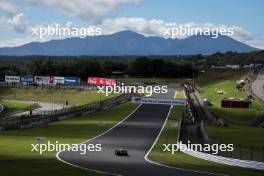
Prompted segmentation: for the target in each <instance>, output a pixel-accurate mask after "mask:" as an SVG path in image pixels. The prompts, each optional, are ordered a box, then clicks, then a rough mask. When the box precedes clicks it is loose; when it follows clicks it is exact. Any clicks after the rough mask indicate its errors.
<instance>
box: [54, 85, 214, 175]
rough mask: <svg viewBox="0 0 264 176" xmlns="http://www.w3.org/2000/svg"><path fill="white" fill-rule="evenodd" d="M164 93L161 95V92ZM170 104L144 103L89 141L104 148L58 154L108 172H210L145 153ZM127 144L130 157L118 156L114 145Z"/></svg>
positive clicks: (122, 173) (86, 166)
mask: <svg viewBox="0 0 264 176" xmlns="http://www.w3.org/2000/svg"><path fill="white" fill-rule="evenodd" d="M174 92H175V89H169V92H168V94H166V95H162V97H164V98H168V97H170V98H172V97H173V95H174ZM159 96H161V95H159ZM169 109H170V106H166V105H141V106H140V107H139V108H138V109H137V110H136V111H135V112H134V113H133V114H132V115H130V116H129V117H128V118H127V119H126V120H125V121H123V122H122V123H120V124H119V125H117V126H116V127H115V128H113V129H111V130H110V131H109V132H107V133H105V134H103V135H101V136H99V137H97V138H95V139H92V140H91V141H87V142H86V143H87V144H88V143H93V144H98V143H99V144H102V151H100V152H90V153H87V154H86V155H81V154H79V152H61V153H58V155H57V157H58V158H59V159H60V160H61V161H63V162H65V163H68V164H71V165H74V166H78V167H81V168H87V169H89V170H96V171H101V172H105V173H111V174H115V175H124V176H174V175H177V176H186V175H188V176H197V175H199V176H200V175H210V174H205V173H198V172H193V171H187V170H181V169H176V168H170V167H164V166H160V165H156V164H152V163H150V162H148V161H147V160H145V155H146V154H147V153H148V151H149V150H150V148H151V146H152V145H153V143H154V141H155V140H156V138H157V136H158V134H159V132H160V130H161V128H162V126H163V124H164V122H165V120H166V117H167V115H168V112H169ZM118 148H124V149H127V150H128V152H129V155H130V156H129V157H117V156H115V154H114V151H115V149H118Z"/></svg>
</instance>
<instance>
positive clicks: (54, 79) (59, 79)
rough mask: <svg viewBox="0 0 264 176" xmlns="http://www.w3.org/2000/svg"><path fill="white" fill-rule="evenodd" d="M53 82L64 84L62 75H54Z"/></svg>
mask: <svg viewBox="0 0 264 176" xmlns="http://www.w3.org/2000/svg"><path fill="white" fill-rule="evenodd" d="M53 83H54V84H64V77H60V76H54V77H53Z"/></svg>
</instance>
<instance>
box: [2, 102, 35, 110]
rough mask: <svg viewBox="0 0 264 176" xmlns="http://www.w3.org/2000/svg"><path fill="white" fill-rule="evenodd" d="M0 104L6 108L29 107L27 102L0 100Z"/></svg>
mask: <svg viewBox="0 0 264 176" xmlns="http://www.w3.org/2000/svg"><path fill="white" fill-rule="evenodd" d="M0 104H2V105H3V106H5V107H7V108H12V109H14V108H29V107H30V106H31V104H28V103H17V102H16V103H15V102H7V101H0Z"/></svg>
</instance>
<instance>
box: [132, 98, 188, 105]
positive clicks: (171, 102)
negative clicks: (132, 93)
mask: <svg viewBox="0 0 264 176" xmlns="http://www.w3.org/2000/svg"><path fill="white" fill-rule="evenodd" d="M132 102H133V103H137V104H161V105H186V100H185V99H165V98H164V99H163V98H147V97H133V98H132Z"/></svg>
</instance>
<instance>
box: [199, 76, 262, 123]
mask: <svg viewBox="0 0 264 176" xmlns="http://www.w3.org/2000/svg"><path fill="white" fill-rule="evenodd" d="M235 86H236V83H235V82H233V81H230V80H218V81H216V80H215V81H214V83H210V84H204V85H203V84H202V92H201V96H202V98H207V99H209V100H210V101H211V102H212V104H213V106H212V107H208V108H209V110H210V111H211V112H212V113H214V114H216V115H217V116H219V117H221V118H224V119H226V120H227V121H231V122H235V123H241V124H251V123H252V122H253V121H254V120H256V119H257V118H258V117H259V116H260V115H261V110H260V109H261V103H260V102H259V101H258V100H255V101H253V103H252V108H251V109H235V108H221V100H222V99H223V98H230V97H235V98H245V97H246V96H247V95H248V92H247V91H245V92H239V91H238V90H237V89H236V87H235ZM217 90H223V91H224V94H217V93H216V91H217Z"/></svg>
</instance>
